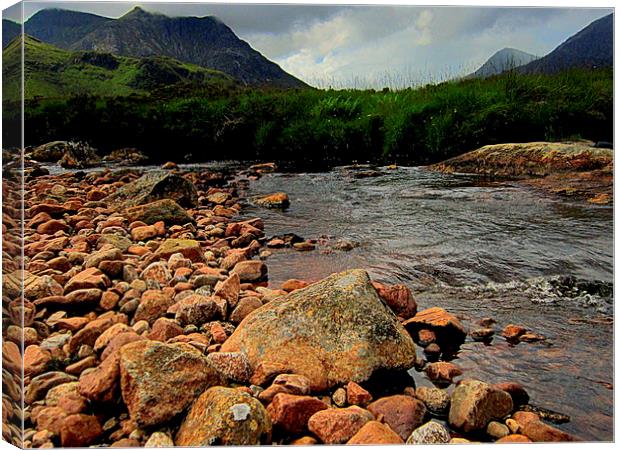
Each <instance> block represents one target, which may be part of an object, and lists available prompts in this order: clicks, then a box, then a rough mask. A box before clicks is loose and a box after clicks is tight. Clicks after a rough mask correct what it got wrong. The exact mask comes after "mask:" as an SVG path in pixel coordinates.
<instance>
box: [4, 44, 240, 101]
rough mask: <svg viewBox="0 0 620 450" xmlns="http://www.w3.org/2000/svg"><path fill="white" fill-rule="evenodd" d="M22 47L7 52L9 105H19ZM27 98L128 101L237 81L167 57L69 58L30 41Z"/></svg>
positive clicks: (87, 54) (68, 54)
mask: <svg viewBox="0 0 620 450" xmlns="http://www.w3.org/2000/svg"><path fill="white" fill-rule="evenodd" d="M20 52H21V48H20V41H19V39H16V40H14V41H13V42H11V43H10V44H9V45H8V46H7V47H6V48H5V49H4V50H3V67H2V73H3V77H4V83H5V84H6V85H5V90H4V95H5V100H9V101H10V100H17V99H19V90H18V86H19V82H20V78H19V71H20V64H19V63H20ZM24 68H25V79H24V86H25V97H26V98H27V99H31V98H35V97H43V98H60V97H68V96H72V95H84V94H87V95H97V96H103V97H109V96H127V95H130V94H146V93H149V92H151V91H153V90H154V89H158V88H163V87H169V86H171V85H177V84H186V85H191V86H195V87H210V86H213V87H222V86H232V85H234V84H235V81H234V79H233V78H232V77H230V76H228V75H226V74H224V73H222V72H218V71H216V70H210V69H205V68H202V67H199V66H196V65H193V64H187V63H182V62H179V61H176V60H174V59H171V58H166V57H149V58H128V57H121V56H115V55H112V54H109V53H97V52H70V51H67V50H62V49H60V48H57V47H54V46H53V45H49V44H46V43H44V42H41V41H39V40H38V39H35V38H33V37H30V36H26V37H25V41H24Z"/></svg>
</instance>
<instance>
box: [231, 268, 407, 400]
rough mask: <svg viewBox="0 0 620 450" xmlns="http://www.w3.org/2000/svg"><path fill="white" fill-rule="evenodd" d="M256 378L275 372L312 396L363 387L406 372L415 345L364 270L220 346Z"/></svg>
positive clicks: (263, 315)
mask: <svg viewBox="0 0 620 450" xmlns="http://www.w3.org/2000/svg"><path fill="white" fill-rule="evenodd" d="M222 351H225V352H242V353H245V354H246V355H247V357H248V359H249V361H250V365H251V366H252V368H253V369H254V370H256V368H257V367H258V366H259V365H261V364H263V365H264V364H277V365H280V366H281V367H283V368H285V371H286V372H289V373H296V374H299V375H304V376H306V377H307V378H308V379H309V380H310V383H311V389H312V390H313V391H315V392H316V391H323V390H326V389H328V388H331V387H334V386H337V385H341V384H345V383H347V382H349V381H356V382H361V381H365V380H367V379H368V378H369V377H370V376H371V375H372V373H373V372H374V371H375V370H377V369H388V370H389V369H397V370H401V369H405V370H406V369H409V368H411V367H412V366H413V363H414V361H415V358H416V354H415V345H414V343H413V341H412V339H411V337H410V336H409V334H408V333H407V331H406V330H405V329H404V328H403V326H402V325H401V324H400V323H399V321H398V320H397V318H396V316H395V315H394V313H392V311H391V310H390V309H389V308H388V307H387V306H386V305H385V304H384V303H383V302H382V301H381V299H380V298H379V296H378V295H377V292H376V290H375V288H374V287H373V286H372V284H371V282H370V278H369V276H368V274H367V273H366V271H364V270H350V271H347V272H342V273H339V274H335V275H332V276H330V277H328V278H326V279H324V280H323V281H320V282H318V283H315V284H313V285H311V286H308V287H307V288H304V289H300V290H297V291H295V292H293V293H290V294H288V295H287V296H284V297H281V298H279V299H276V300H273V301H271V302H269V303H268V304H266V305H264V306H262V307H261V308H258V309H257V310H255V311H253V312H252V313H250V314H249V315H248V316H247V317H246V318H245V319H244V320H243V322H241V324H240V325H239V326H238V328H237V330H236V331H235V332H234V333H233V334H232V336H231V337H230V338H229V339H228V340H227V341H226V342H225V343H224V345H223V346H222Z"/></svg>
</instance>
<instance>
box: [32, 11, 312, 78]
mask: <svg viewBox="0 0 620 450" xmlns="http://www.w3.org/2000/svg"><path fill="white" fill-rule="evenodd" d="M76 22H77V23H79V24H80V26H77V27H75V26H74V24H75V23H76ZM25 29H26V33H28V34H30V35H32V36H34V37H36V38H39V39H41V40H43V41H45V42H51V43H56V45H58V46H59V47H61V48H64V49H68V50H81V51H99V52H108V53H113V54H118V55H122V56H131V57H138V58H141V57H149V56H168V57H170V58H174V59H177V60H179V61H184V62H188V63H191V64H196V65H199V66H202V67H206V68H209V69H214V70H219V71H222V72H224V73H227V74H229V75H232V76H233V77H235V78H237V79H238V80H239V81H241V82H242V83H243V84H248V85H259V86H273V87H283V88H290V87H304V86H306V85H305V83H303V82H302V81H300V80H298V79H297V78H295V77H293V76H292V75H290V74H288V73H286V72H285V71H284V70H282V69H281V68H280V67H279V66H278V65H277V64H275V63H273V62H271V61H269V60H268V59H266V58H265V57H264V56H263V55H261V54H260V53H259V52H257V51H256V50H254V49H253V48H252V47H250V45H249V44H248V43H247V42H245V41H243V40H241V39H239V38H238V37H237V36H236V35H235V33H234V32H233V31H232V30H231V29H230V28H229V27H228V26H226V25H225V24H224V23H222V22H221V21H219V20H218V19H216V18H215V17H200V18H199V17H168V16H165V15H162V14H152V13H149V12H146V11H144V10H143V9H141V8H138V7H136V8H134V9H133V10H132V11H130V12H129V13H127V14H126V15H124V16H122V17H120V18H118V19H106V18H103V17H99V16H93V15H92V14H84V13H78V12H74V11H64V10H43V11H41V12H39V13H37V14H35V15H34V16H33V17H32V18H30V19H29V20H28V21H27V22H26V25H25Z"/></svg>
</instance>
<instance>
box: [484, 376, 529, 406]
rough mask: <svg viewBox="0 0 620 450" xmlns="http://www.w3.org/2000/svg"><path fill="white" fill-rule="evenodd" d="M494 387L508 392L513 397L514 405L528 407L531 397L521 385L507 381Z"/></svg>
mask: <svg viewBox="0 0 620 450" xmlns="http://www.w3.org/2000/svg"><path fill="white" fill-rule="evenodd" d="M493 386H494V387H496V388H497V389H501V390H502V391H505V392H508V394H510V396H511V397H512V403H513V404H514V406H519V405H526V404H527V403H528V402H529V401H530V396H529V395H528V393H527V391H526V390H525V388H524V387H523V386H522V385H521V384H519V383H515V382H510V381H507V382H504V383H496V384H494V385H493Z"/></svg>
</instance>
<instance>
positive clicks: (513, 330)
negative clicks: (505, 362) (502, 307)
mask: <svg viewBox="0 0 620 450" xmlns="http://www.w3.org/2000/svg"><path fill="white" fill-rule="evenodd" d="M526 331H527V329H526V328H525V327H523V326H521V325H513V324H510V325H506V327H505V328H504V330H503V331H502V336H504V337H505V338H506V339H508V340H514V339H519V336H521V335H522V334H525V332H526Z"/></svg>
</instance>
